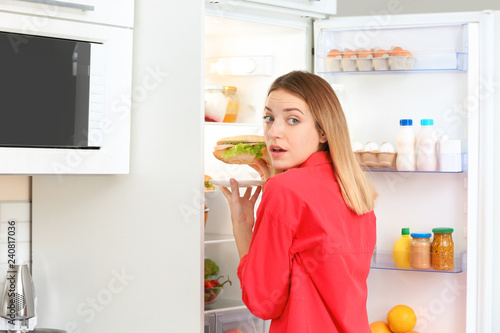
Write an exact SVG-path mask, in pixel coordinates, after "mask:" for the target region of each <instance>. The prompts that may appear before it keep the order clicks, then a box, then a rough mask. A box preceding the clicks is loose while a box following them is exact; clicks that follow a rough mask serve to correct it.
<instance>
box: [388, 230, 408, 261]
mask: <svg viewBox="0 0 500 333" xmlns="http://www.w3.org/2000/svg"><path fill="white" fill-rule="evenodd" d="M410 248H411V237H410V228H402V229H401V238H399V239H398V240H397V241H396V243H394V247H393V248H392V258H393V259H394V263H395V264H396V266H397V267H399V268H410Z"/></svg>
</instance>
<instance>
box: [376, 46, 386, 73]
mask: <svg viewBox="0 0 500 333" xmlns="http://www.w3.org/2000/svg"><path fill="white" fill-rule="evenodd" d="M388 59H389V51H387V50H384V49H379V50H376V51H375V52H374V53H373V67H374V68H375V70H376V71H386V70H388V69H389V62H388Z"/></svg>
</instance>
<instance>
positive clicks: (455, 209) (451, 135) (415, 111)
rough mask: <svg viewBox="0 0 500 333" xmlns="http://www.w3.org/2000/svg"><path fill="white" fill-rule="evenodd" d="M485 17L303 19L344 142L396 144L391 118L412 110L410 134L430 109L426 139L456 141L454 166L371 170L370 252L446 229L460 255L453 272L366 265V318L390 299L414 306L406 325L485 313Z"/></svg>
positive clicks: (482, 325)
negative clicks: (338, 109) (431, 130)
mask: <svg viewBox="0 0 500 333" xmlns="http://www.w3.org/2000/svg"><path fill="white" fill-rule="evenodd" d="M492 16H493V15H492V13H491V12H481V13H446V14H425V15H399V16H398V15H393V16H370V17H339V18H335V19H331V20H324V21H316V22H315V24H314V32H315V33H314V36H315V38H314V39H315V40H314V43H315V44H314V46H315V72H316V73H318V74H319V75H322V76H323V77H324V78H325V79H327V80H328V81H329V82H331V83H332V85H333V87H334V89H336V90H337V93H338V95H339V99H340V100H341V103H342V107H343V109H344V111H345V113H346V117H347V120H348V124H349V128H350V134H351V138H352V141H353V142H356V143H357V145H359V146H361V147H364V146H365V145H367V143H369V142H372V143H375V144H376V145H381V144H382V143H384V142H389V143H391V144H392V145H393V146H394V147H397V143H396V136H397V131H398V128H399V120H400V119H403V118H411V119H413V122H414V126H413V127H414V130H415V134H417V133H418V131H419V130H420V119H428V118H432V119H434V124H435V127H436V138H437V139H441V140H444V139H445V138H448V139H456V140H460V143H461V147H462V158H463V165H462V169H463V171H462V172H454V173H445V172H378V171H380V170H373V172H370V179H371V180H372V181H373V183H374V184H375V186H376V187H377V191H378V192H379V199H377V206H376V209H375V212H376V215H377V221H378V226H377V255H376V256H375V259H377V258H389V261H392V246H393V244H394V242H395V241H396V240H397V238H399V236H400V232H401V228H403V227H410V230H411V231H412V232H418V231H427V232H430V231H431V230H432V229H433V228H434V227H443V226H449V227H452V228H453V229H454V233H453V239H454V242H455V254H457V255H458V254H459V253H463V254H465V255H466V263H465V262H464V263H461V264H463V267H464V269H463V270H462V269H459V270H457V271H455V272H454V273H452V274H446V273H443V272H438V271H433V270H430V271H425V272H415V271H412V270H411V269H409V270H398V269H396V268H387V267H386V266H385V265H378V266H377V263H374V265H373V266H374V267H373V268H374V269H372V270H371V272H370V276H369V279H368V285H369V298H368V310H369V317H370V318H369V319H370V322H373V321H378V320H383V321H386V315H387V312H388V311H389V310H390V309H391V308H392V307H393V306H395V305H397V304H406V305H408V306H410V307H412V308H413V309H414V310H415V312H416V313H417V318H418V321H417V326H416V327H415V330H416V331H425V332H428V333H431V332H452V331H453V332H470V333H472V332H483V331H485V332H486V331H488V330H487V329H488V327H487V326H488V323H490V322H491V315H490V314H489V311H490V310H488V309H487V308H488V307H487V304H488V302H487V301H486V302H485V301H484V300H485V299H489V297H490V296H487V295H490V294H491V283H490V281H489V278H488V273H484V271H485V270H486V272H489V270H490V269H489V268H488V266H486V265H487V258H488V257H483V256H484V254H487V253H491V242H490V241H488V240H489V238H488V236H487V235H488V232H487V231H488V230H489V227H488V226H489V225H491V221H488V220H486V221H485V219H484V217H485V216H486V217H487V216H488V214H489V212H490V210H491V209H492V208H491V206H492V204H489V203H488V201H487V200H486V201H480V198H488V193H490V191H491V190H490V189H489V187H488V185H487V184H485V183H484V181H483V179H485V178H487V177H489V176H491V175H490V173H489V172H490V171H489V165H490V161H489V159H490V156H491V155H490V153H491V151H492V147H491V146H490V143H491V141H492V140H490V138H491V135H492V134H491V132H492V130H491V128H490V126H491V125H490V123H491V122H489V121H488V119H490V117H492V112H493V107H492V100H493V97H492V96H493V94H492V87H493V77H492V76H490V75H488V71H490V72H491V70H492V68H493V62H492V60H491V55H492V53H491V46H492V45H494V43H493V40H492V33H493V30H492ZM396 47H401V49H402V50H403V51H405V52H406V51H409V53H404V54H402V53H400V52H395V51H399V49H396ZM332 50H336V51H332ZM330 51H332V52H330ZM377 51H379V53H377ZM391 51H393V52H392V53H391ZM329 53H330V54H329ZM339 53H340V55H339ZM351 54H355V56H354V57H352V58H351ZM417 158H418V156H417ZM489 197H491V196H489ZM459 258H460V257H459ZM459 260H460V259H459ZM382 266H383V267H382ZM377 268H380V269H377ZM485 329H486V330H485Z"/></svg>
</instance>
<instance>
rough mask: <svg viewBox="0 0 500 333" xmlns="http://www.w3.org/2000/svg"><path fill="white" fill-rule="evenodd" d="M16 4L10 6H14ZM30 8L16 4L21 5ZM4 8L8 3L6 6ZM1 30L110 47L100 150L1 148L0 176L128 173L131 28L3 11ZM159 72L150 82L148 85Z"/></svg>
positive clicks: (154, 73) (155, 76)
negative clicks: (82, 41)
mask: <svg viewBox="0 0 500 333" xmlns="http://www.w3.org/2000/svg"><path fill="white" fill-rule="evenodd" d="M11 2H12V3H14V1H10V2H9V3H11ZM17 2H19V3H24V2H21V1H16V2H15V3H17ZM2 5H3V3H2ZM0 31H3V32H12V33H21V34H32V35H37V36H44V37H54V38H62V39H72V40H75V39H76V40H84V41H89V42H95V43H100V44H102V45H103V48H104V57H103V61H104V63H105V66H104V67H105V76H104V77H105V79H104V80H103V81H104V82H105V84H104V91H105V93H104V112H103V118H104V126H103V127H102V131H101V133H100V134H102V139H103V141H102V145H101V148H100V149H96V150H85V149H59V148H14V147H0V174H27V175H34V174H126V173H128V172H129V163H130V120H131V104H132V103H131V96H132V40H133V38H132V37H133V36H132V34H133V31H132V29H129V28H123V27H117V26H111V25H104V24H87V23H85V22H79V21H70V20H62V19H56V18H51V17H43V19H42V18H40V17H36V16H31V15H26V14H21V13H15V12H5V11H0ZM158 74H159V73H158V69H157V68H153V67H151V68H150V69H149V72H148V74H147V75H145V77H144V82H146V83H147V84H148V86H147V87H146V86H138V87H136V91H139V92H140V93H143V92H145V91H146V90H147V88H150V87H151V86H152V84H158V81H156V79H160V80H161V79H162V78H161V75H160V76H158Z"/></svg>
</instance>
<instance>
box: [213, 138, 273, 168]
mask: <svg viewBox="0 0 500 333" xmlns="http://www.w3.org/2000/svg"><path fill="white" fill-rule="evenodd" d="M214 156H215V157H216V158H217V159H219V160H221V161H222V162H224V163H228V164H255V163H256V159H259V158H261V159H262V160H264V161H265V162H266V163H267V164H268V165H271V158H270V156H269V153H268V152H267V147H266V142H265V141H264V137H263V136H262V135H238V136H231V137H228V138H224V139H221V140H219V141H217V146H215V147H214Z"/></svg>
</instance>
